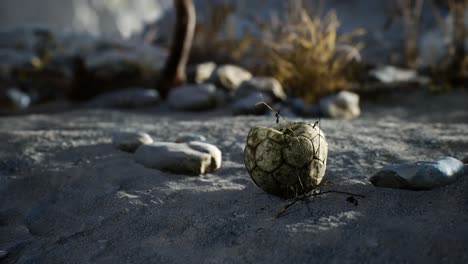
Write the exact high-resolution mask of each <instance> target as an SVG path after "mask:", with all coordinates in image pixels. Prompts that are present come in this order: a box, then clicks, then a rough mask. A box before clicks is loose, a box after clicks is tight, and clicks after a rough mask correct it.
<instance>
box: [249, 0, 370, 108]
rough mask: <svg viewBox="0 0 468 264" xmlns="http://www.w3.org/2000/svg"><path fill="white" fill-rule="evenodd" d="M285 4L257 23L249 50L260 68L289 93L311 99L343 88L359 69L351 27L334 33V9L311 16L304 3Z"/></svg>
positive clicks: (355, 34) (358, 33)
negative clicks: (280, 12)
mask: <svg viewBox="0 0 468 264" xmlns="http://www.w3.org/2000/svg"><path fill="white" fill-rule="evenodd" d="M295 4H296V6H295V8H288V9H287V10H288V11H287V14H286V16H285V17H284V18H279V17H276V18H274V19H273V20H272V21H271V23H263V24H260V23H257V25H259V27H260V29H261V32H262V35H261V38H259V39H258V40H259V42H258V45H255V46H256V47H257V48H256V50H255V52H256V53H257V54H259V55H260V59H261V61H260V62H261V64H262V65H264V67H263V68H260V69H261V71H262V72H263V73H264V74H268V75H272V76H274V77H275V78H277V79H278V80H279V81H280V82H281V83H282V84H283V86H284V87H285V88H286V90H287V91H288V93H289V94H292V95H295V96H299V97H302V98H303V99H304V100H305V101H306V102H313V101H315V100H317V99H318V98H319V97H321V96H323V95H326V94H329V93H332V92H334V91H337V90H342V89H347V88H349V87H350V86H351V84H352V82H353V81H355V80H356V77H357V76H358V75H359V72H360V67H359V66H360V65H359V61H360V54H359V50H360V49H361V48H362V45H361V44H359V43H355V42H353V40H354V38H355V37H356V36H357V35H362V34H364V30H363V29H357V30H355V31H353V32H351V33H349V34H344V35H341V36H339V34H338V28H339V21H338V18H337V16H336V13H335V12H334V11H331V12H329V13H328V14H327V15H326V16H325V17H323V18H322V17H320V16H318V15H315V16H313V14H312V12H311V11H310V9H307V8H303V7H300V8H298V7H297V2H295Z"/></svg>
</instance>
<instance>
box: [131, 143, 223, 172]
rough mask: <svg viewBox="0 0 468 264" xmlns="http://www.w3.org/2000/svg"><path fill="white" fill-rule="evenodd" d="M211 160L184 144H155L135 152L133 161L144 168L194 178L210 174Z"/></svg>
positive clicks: (205, 154) (208, 156)
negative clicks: (192, 176)
mask: <svg viewBox="0 0 468 264" xmlns="http://www.w3.org/2000/svg"><path fill="white" fill-rule="evenodd" d="M212 159H213V158H212V156H211V155H210V154H208V153H206V152H200V151H197V150H194V149H192V148H190V147H189V146H188V145H187V144H184V143H172V142H156V143H152V144H146V145H142V146H141V147H139V148H138V149H137V151H136V152H135V161H136V162H137V163H140V164H142V165H144V166H145V167H148V168H153V169H158V170H162V171H167V172H172V173H175V174H186V175H194V176H195V175H200V174H205V173H209V172H212V168H213V167H214V166H213V165H212V164H211V163H212Z"/></svg>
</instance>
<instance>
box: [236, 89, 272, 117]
mask: <svg viewBox="0 0 468 264" xmlns="http://www.w3.org/2000/svg"><path fill="white" fill-rule="evenodd" d="M260 102H265V103H267V104H271V103H272V102H273V98H271V96H270V95H268V94H265V93H254V94H251V95H249V96H247V97H245V98H241V99H238V100H237V101H235V102H234V103H233V104H232V106H231V107H232V113H233V114H235V115H262V114H265V113H266V112H267V111H269V110H268V108H267V107H265V106H264V105H257V103H260Z"/></svg>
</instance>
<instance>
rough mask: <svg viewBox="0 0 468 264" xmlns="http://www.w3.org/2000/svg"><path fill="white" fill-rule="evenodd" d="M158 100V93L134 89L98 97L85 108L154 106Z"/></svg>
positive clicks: (151, 90) (144, 89)
mask: <svg viewBox="0 0 468 264" xmlns="http://www.w3.org/2000/svg"><path fill="white" fill-rule="evenodd" d="M159 100H160V98H159V93H158V91H156V90H154V89H149V88H139V87H135V88H127V89H123V90H119V91H114V92H109V93H104V94H101V95H98V96H96V97H94V98H93V99H91V100H90V101H89V102H87V103H86V104H85V106H86V107H97V108H134V107H142V106H148V105H154V104H156V103H158V102H159Z"/></svg>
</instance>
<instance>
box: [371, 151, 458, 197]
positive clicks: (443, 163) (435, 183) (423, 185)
mask: <svg viewBox="0 0 468 264" xmlns="http://www.w3.org/2000/svg"><path fill="white" fill-rule="evenodd" d="M463 173H464V166H463V162H461V161H459V160H457V159H455V158H452V157H444V158H441V159H439V160H434V161H418V162H415V163H407V164H397V165H389V166H386V167H384V168H382V169H381V170H380V171H378V172H377V173H376V174H374V175H373V176H372V177H371V178H370V182H371V183H372V184H373V185H375V186H377V187H386V188H398V189H410V190H430V189H433V188H435V187H439V186H443V185H447V184H451V183H453V182H455V181H456V180H457V178H458V177H459V176H460V175H461V174H463Z"/></svg>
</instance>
